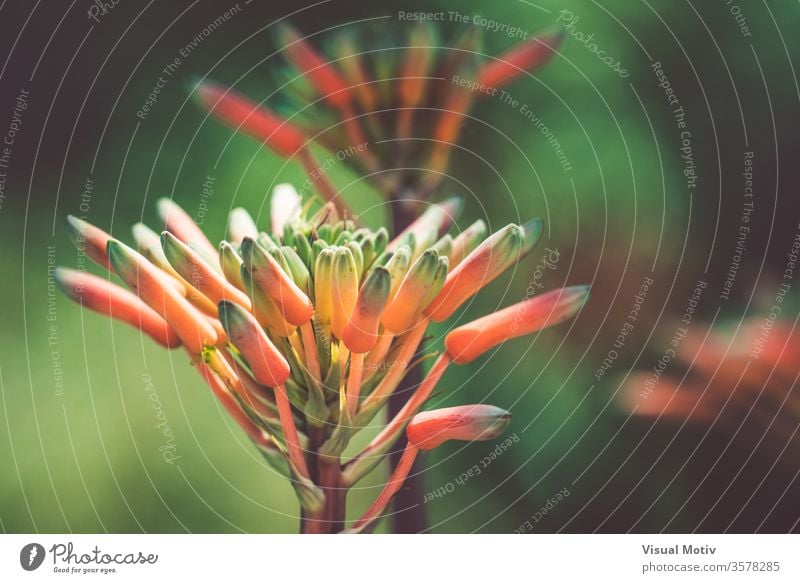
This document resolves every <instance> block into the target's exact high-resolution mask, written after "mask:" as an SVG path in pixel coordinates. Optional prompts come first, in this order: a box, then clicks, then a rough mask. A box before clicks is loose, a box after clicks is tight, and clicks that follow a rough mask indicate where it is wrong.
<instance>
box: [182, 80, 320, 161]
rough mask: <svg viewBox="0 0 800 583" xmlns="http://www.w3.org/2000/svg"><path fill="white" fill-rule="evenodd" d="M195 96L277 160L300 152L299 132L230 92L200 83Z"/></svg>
mask: <svg viewBox="0 0 800 583" xmlns="http://www.w3.org/2000/svg"><path fill="white" fill-rule="evenodd" d="M197 95H198V96H199V99H200V102H201V103H202V104H203V105H204V106H205V107H206V109H208V110H209V111H212V112H213V113H214V115H216V116H217V117H218V118H220V119H221V120H222V121H223V122H225V123H226V124H228V125H229V126H232V127H234V128H235V129H237V130H241V131H243V132H244V133H245V134H247V135H249V136H251V137H253V138H255V139H257V140H259V141H261V142H263V143H264V144H266V145H267V146H269V147H270V148H272V149H273V150H274V151H275V153H276V154H278V155H279V156H282V157H284V158H291V157H292V156H294V155H295V154H296V153H297V152H298V151H299V150H302V149H303V144H305V137H304V136H303V134H302V133H301V132H300V130H298V129H297V128H296V127H294V126H293V125H291V124H290V123H289V122H288V121H286V120H284V119H281V118H280V117H278V116H277V115H275V114H274V113H272V112H271V111H269V110H267V109H265V108H263V107H260V106H259V105H258V104H256V103H254V102H252V101H250V100H249V99H247V98H246V97H244V96H242V95H240V94H238V93H236V92H235V91H234V90H233V89H226V88H225V87H222V86H221V85H217V84H215V83H211V82H208V81H203V82H201V83H200V84H199V85H198V86H197Z"/></svg>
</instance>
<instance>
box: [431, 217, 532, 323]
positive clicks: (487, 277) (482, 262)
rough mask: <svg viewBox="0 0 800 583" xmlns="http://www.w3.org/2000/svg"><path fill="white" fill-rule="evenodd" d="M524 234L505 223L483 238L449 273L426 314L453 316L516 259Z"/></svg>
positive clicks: (438, 317)
mask: <svg viewBox="0 0 800 583" xmlns="http://www.w3.org/2000/svg"><path fill="white" fill-rule="evenodd" d="M524 235H525V232H524V230H523V228H522V227H520V226H518V225H508V226H506V227H505V228H503V229H501V230H499V231H497V232H496V233H495V234H493V235H492V236H491V237H489V238H488V239H486V240H485V241H484V242H483V243H481V244H480V245H479V246H478V248H477V249H475V251H473V252H472V253H470V254H469V255H468V256H467V257H466V258H465V259H464V261H462V262H461V263H459V264H458V266H456V268H455V269H453V271H451V272H450V274H449V275H448V276H447V281H446V282H445V284H444V287H442V291H440V292H439V295H438V296H436V298H435V299H434V300H433V301H432V302H431V304H430V306H428V307H427V309H426V310H425V314H427V315H428V316H430V318H431V320H433V321H434V322H441V321H443V320H446V319H447V318H449V317H450V316H452V315H453V312H455V311H456V310H457V309H458V308H459V307H460V306H461V305H462V304H463V303H464V302H466V301H467V300H468V299H469V298H471V297H472V296H473V295H474V294H475V293H476V292H478V291H479V290H480V289H481V288H483V287H484V286H486V285H487V284H488V283H489V282H491V281H493V280H494V279H495V278H497V277H498V276H499V275H500V274H501V273H503V272H504V271H505V270H506V269H508V268H509V267H511V266H512V265H514V264H515V263H516V262H517V261H518V260H519V257H520V249H521V248H522V242H523V239H524Z"/></svg>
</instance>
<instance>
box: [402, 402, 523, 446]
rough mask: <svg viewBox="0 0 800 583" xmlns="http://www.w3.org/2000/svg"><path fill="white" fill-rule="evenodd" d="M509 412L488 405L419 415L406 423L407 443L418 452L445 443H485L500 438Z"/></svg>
mask: <svg viewBox="0 0 800 583" xmlns="http://www.w3.org/2000/svg"><path fill="white" fill-rule="evenodd" d="M510 422H511V413H509V412H508V411H505V410H504V409H500V408H499V407H493V406H491V405H461V406H459V407H448V408H446V409H434V410H433V411H424V412H422V413H418V414H417V415H415V416H414V418H413V419H411V421H410V422H409V424H408V427H407V428H406V436H407V437H408V442H409V443H410V444H411V445H413V446H414V447H416V448H418V449H421V450H428V449H434V448H436V447H439V446H440V445H442V444H443V443H444V442H445V441H449V440H451V439H455V440H458V441H488V440H490V439H494V438H496V437H498V436H499V435H501V434H502V433H503V431H504V430H505V428H506V427H507V426H508V424H509V423H510Z"/></svg>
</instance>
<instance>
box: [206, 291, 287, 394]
mask: <svg viewBox="0 0 800 583" xmlns="http://www.w3.org/2000/svg"><path fill="white" fill-rule="evenodd" d="M218 307H219V320H220V322H222V327H223V328H225V332H226V333H227V334H228V339H229V341H230V343H231V344H233V345H234V346H235V347H236V348H237V349H238V350H239V352H241V353H242V356H243V357H244V359H245V360H246V361H247V364H249V365H250V369H251V370H252V371H253V376H254V377H255V379H256V380H257V381H258V382H259V383H261V384H262V385H266V386H268V387H277V386H278V385H282V384H283V383H285V382H286V379H288V378H289V375H290V374H291V369H290V368H289V363H288V362H287V361H286V359H285V358H284V357H283V355H282V354H281V353H280V351H278V349H277V348H276V347H275V345H274V344H273V343H272V342H271V341H270V339H269V338H267V335H266V334H265V333H264V330H263V329H262V328H261V326H259V324H258V322H257V321H256V319H255V318H254V317H253V316H252V315H251V314H250V312H248V311H247V310H245V309H244V308H242V307H241V306H240V305H238V304H234V303H233V302H229V301H227V300H223V301H221V302H220V303H219V306H218Z"/></svg>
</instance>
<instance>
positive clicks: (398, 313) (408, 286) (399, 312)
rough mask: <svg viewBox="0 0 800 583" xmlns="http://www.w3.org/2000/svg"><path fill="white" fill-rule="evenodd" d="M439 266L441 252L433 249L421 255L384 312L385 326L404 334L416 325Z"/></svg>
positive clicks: (382, 319)
mask: <svg viewBox="0 0 800 583" xmlns="http://www.w3.org/2000/svg"><path fill="white" fill-rule="evenodd" d="M438 266H439V254H438V253H437V252H436V251H434V250H433V249H429V250H427V251H425V253H423V254H422V255H420V257H419V259H417V260H416V261H415V262H414V265H412V266H411V269H409V270H408V273H407V274H406V276H405V277H404V278H403V281H402V283H401V284H400V287H399V288H398V290H397V293H396V294H395V295H394V297H393V298H392V301H391V303H389V305H388V306H386V310H384V312H383V316H382V318H381V323H382V324H383V327H384V328H386V329H387V330H389V331H390V332H394V333H395V334H402V333H403V332H405V331H406V330H408V329H410V328H411V327H412V326H413V325H414V323H415V322H416V321H417V320H418V319H419V316H420V314H421V313H422V308H423V307H424V306H423V304H422V302H423V301H424V300H425V298H426V297H428V294H429V292H430V290H431V288H432V287H433V284H434V280H435V278H436V270H437V268H438Z"/></svg>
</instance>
